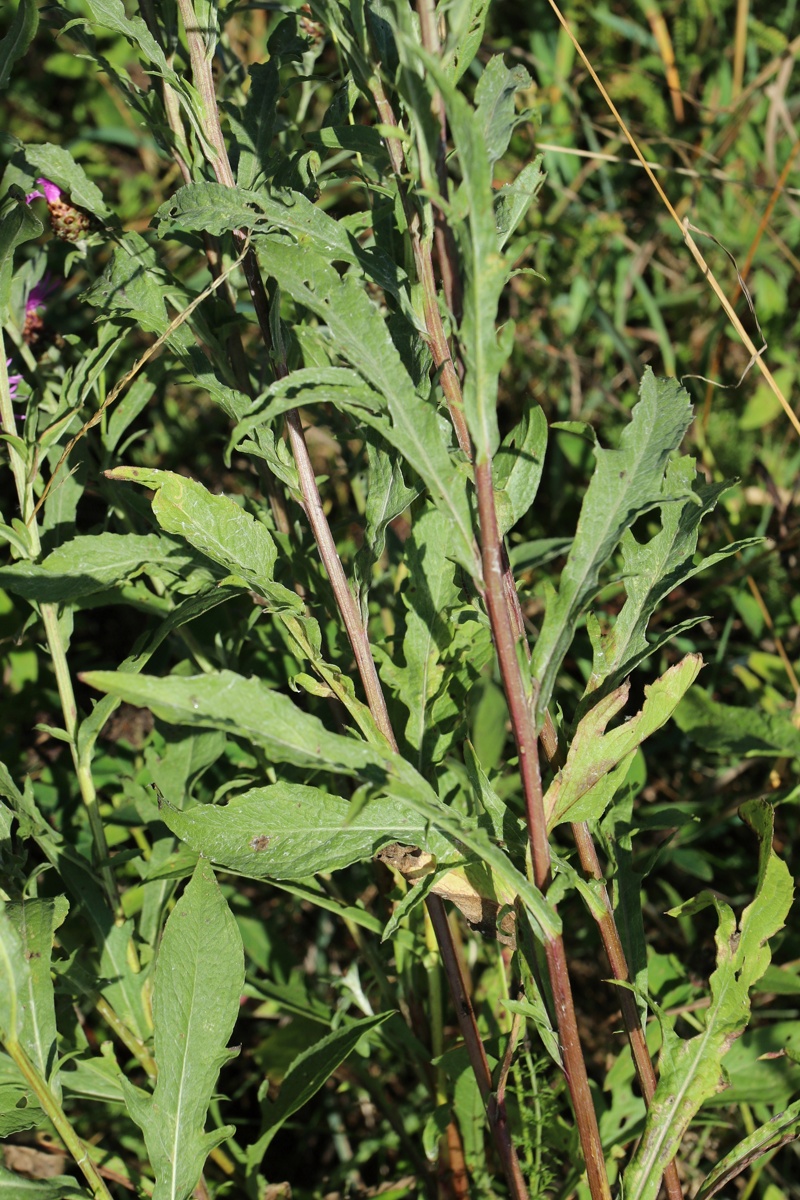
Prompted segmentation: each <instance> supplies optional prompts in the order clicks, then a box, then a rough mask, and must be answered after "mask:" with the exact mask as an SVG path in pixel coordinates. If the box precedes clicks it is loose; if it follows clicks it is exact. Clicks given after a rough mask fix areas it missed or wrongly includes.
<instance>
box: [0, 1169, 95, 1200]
mask: <svg viewBox="0 0 800 1200" xmlns="http://www.w3.org/2000/svg"><path fill="white" fill-rule="evenodd" d="M0 1197H4V1200H86V1190H85V1188H81V1187H79V1186H78V1184H77V1183H76V1182H75V1180H74V1179H71V1178H70V1176H68V1175H56V1176H55V1177H54V1178H53V1179H25V1177H24V1176H23V1175H17V1173H16V1171H9V1169H8V1168H7V1167H3V1166H0Z"/></svg>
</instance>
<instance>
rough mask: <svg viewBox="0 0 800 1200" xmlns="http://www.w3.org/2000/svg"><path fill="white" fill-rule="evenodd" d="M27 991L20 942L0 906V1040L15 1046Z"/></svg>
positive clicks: (27, 975) (27, 977) (26, 969)
mask: <svg viewBox="0 0 800 1200" xmlns="http://www.w3.org/2000/svg"><path fill="white" fill-rule="evenodd" d="M29 987H30V967H29V966H28V960H27V959H26V957H25V952H24V949H23V945H22V939H21V938H20V936H19V934H18V933H17V930H16V927H15V925H14V922H13V921H12V920H11V918H10V917H9V915H8V913H7V912H6V906H5V904H4V903H2V902H0V1040H2V1041H3V1042H4V1043H5V1044H6V1045H8V1044H9V1043H19V1039H20V1034H21V1033H22V1029H23V1024H24V1020H25V1012H24V1007H23V1006H24V1003H25V995H26V994H27V992H28V989H29Z"/></svg>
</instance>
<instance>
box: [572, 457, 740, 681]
mask: <svg viewBox="0 0 800 1200" xmlns="http://www.w3.org/2000/svg"><path fill="white" fill-rule="evenodd" d="M727 487H728V485H727V484H706V483H705V482H703V480H702V477H700V476H698V474H697V469H696V466H695V461H694V459H693V458H691V457H689V456H688V455H685V456H684V457H682V458H678V459H675V460H674V461H673V462H670V463H669V464H668V465H667V472H666V477H665V481H664V488H663V493H662V499H663V503H662V504H661V506H660V508H661V529H660V530H659V532H658V533H657V534H656V535H655V536H654V537H652V538H651V539H650V541H649V542H647V543H645V544H640V543H639V542H637V541H636V539H635V537H634V536H633V534H632V532H631V531H630V529H626V531H625V533H624V534H623V536H622V541H621V547H622V563H623V569H622V574H623V582H624V586H625V593H626V597H627V598H626V600H625V604H624V605H623V607H622V611H621V612H620V614H619V616H618V617H617V619H616V621H615V623H614V625H613V627H612V629H611V630H610V631H609V632H608V633H607V634H606V635H605V637H603V638H601V639H595V647H594V661H593V664H592V675H591V678H590V680H589V683H588V685H587V692H591V691H593V690H594V689H595V688H597V687H598V686H599V685H600V684H601V683H605V684H606V687H613V686H615V684H616V683H617V682H619V680H620V679H623V678H624V677H625V676H626V675H629V674H630V672H631V671H632V670H633V669H634V667H635V666H637V665H638V664H639V663H640V662H642V660H643V659H644V658H646V657H647V656H648V655H650V654H652V653H653V650H654V646H653V645H652V644H651V643H650V642H648V641H647V637H646V632H647V625H648V623H649V621H650V618H651V617H652V616H653V614H654V613H655V612H657V611H658V610H659V608H660V606H661V604H662V603H663V601H664V600H665V599H666V597H667V596H668V595H669V594H670V592H672V591H674V589H675V588H677V587H680V585H681V584H683V583H685V582H686V581H687V579H691V578H693V577H694V576H695V575H697V574H699V572H700V571H704V570H706V569H707V568H708V567H711V566H714V565H715V564H716V563H718V562H721V561H722V560H723V559H725V558H728V557H729V556H730V555H731V554H736V553H738V552H739V551H741V550H742V549H744V548H746V547H747V546H748V545H752V544H753V543H754V541H755V540H756V539H745V540H744V541H742V542H734V543H733V544H732V545H730V546H727V547H725V549H723V550H720V551H717V552H716V553H714V554H710V555H708V556H707V557H705V558H704V559H702V561H701V562H699V563H697V564H695V561H694V555H695V551H696V549H697V537H698V532H699V526H700V522H701V521H702V520H703V518H704V517H705V516H706V514H707V513H709V512H711V511H712V510H713V509H714V508H715V506H716V503H717V500H718V499H719V497H720V495H721V494H722V493H723V492H724V491H725V490H726V488H727ZM662 636H663V635H662ZM660 640H661V639H660Z"/></svg>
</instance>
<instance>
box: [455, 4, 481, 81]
mask: <svg viewBox="0 0 800 1200" xmlns="http://www.w3.org/2000/svg"><path fill="white" fill-rule="evenodd" d="M490 3H491V0H458V2H457V3H454V4H451V5H449V6H448V11H447V24H448V30H449V34H448V38H447V45H446V46H445V52H444V68H445V70H446V71H447V73H448V75H449V76H450V78H451V79H452V81H453V83H458V81H459V79H460V78H461V76H462V75H463V74H464V72H465V71H466V70H467V69H468V68H469V66H470V64H471V63H472V61H473V59H474V58H475V55H476V54H477V53H478V50H479V49H480V45H481V42H482V41H483V31H484V27H485V25H486V18H487V16H488V15H489V5H490Z"/></svg>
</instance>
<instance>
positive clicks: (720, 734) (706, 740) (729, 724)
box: [675, 691, 800, 759]
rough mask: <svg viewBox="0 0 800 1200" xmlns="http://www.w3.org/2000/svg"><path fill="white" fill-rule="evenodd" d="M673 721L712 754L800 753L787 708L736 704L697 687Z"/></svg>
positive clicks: (799, 732) (797, 732)
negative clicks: (763, 708)
mask: <svg viewBox="0 0 800 1200" xmlns="http://www.w3.org/2000/svg"><path fill="white" fill-rule="evenodd" d="M675 722H676V724H677V726H678V728H679V729H682V730H683V732H684V733H685V734H687V735H688V736H689V737H690V738H691V739H692V741H693V742H696V743H697V745H698V746H702V747H703V748H704V749H706V750H710V751H711V752H712V753H714V754H734V755H736V757H737V759H738V758H758V757H760V756H762V755H766V756H767V757H769V758H773V757H777V756H786V757H787V758H794V757H796V756H797V755H800V729H798V728H797V727H796V726H795V724H794V722H793V721H792V718H791V716H790V715H789V713H788V711H787V712H785V713H781V712H777V713H765V712H760V711H759V710H758V709H757V708H739V707H737V706H736V705H733V704H721V703H720V702H719V701H718V700H712V699H711V697H710V696H709V695H708V693H707V692H703V691H697V692H693V693H692V694H691V695H690V696H687V697H686V699H685V700H684V701H683V703H682V704H681V706H680V708H679V709H678V711H677V712H676V713H675Z"/></svg>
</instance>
